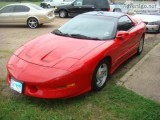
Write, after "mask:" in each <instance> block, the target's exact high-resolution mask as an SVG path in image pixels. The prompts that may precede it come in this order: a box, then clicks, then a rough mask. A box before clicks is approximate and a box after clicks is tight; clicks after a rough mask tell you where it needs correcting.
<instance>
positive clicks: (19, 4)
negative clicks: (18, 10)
mask: <svg viewBox="0 0 160 120" xmlns="http://www.w3.org/2000/svg"><path fill="white" fill-rule="evenodd" d="M30 4H32V3H13V4H9V5H7V6H10V5H30Z"/></svg>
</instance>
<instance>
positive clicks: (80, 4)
mask: <svg viewBox="0 0 160 120" xmlns="http://www.w3.org/2000/svg"><path fill="white" fill-rule="evenodd" d="M82 4H83V0H76V1H75V2H74V6H82Z"/></svg>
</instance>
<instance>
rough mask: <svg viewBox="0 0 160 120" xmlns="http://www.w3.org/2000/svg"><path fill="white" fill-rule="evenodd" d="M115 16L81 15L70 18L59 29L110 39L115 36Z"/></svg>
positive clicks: (70, 32) (67, 32)
mask: <svg viewBox="0 0 160 120" xmlns="http://www.w3.org/2000/svg"><path fill="white" fill-rule="evenodd" d="M116 21H117V19H116V18H112V17H104V16H99V17H94V16H87V15H81V16H78V17H75V18H74V19H72V20H70V21H69V22H67V23H66V24H64V25H63V26H62V27H60V28H59V30H60V31H61V32H62V33H65V34H69V35H71V34H80V35H84V36H88V37H92V38H98V39H102V40H104V39H106V40H107V39H112V38H113V37H114V36H115V28H116V26H117V25H116Z"/></svg>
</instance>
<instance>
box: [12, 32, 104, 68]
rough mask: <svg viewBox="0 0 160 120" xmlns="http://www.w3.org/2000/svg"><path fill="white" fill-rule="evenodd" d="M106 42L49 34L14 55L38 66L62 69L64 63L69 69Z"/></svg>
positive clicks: (26, 45)
mask: <svg viewBox="0 0 160 120" xmlns="http://www.w3.org/2000/svg"><path fill="white" fill-rule="evenodd" d="M104 42H105V41H97V40H83V39H75V38H70V37H63V36H57V35H54V34H52V33H49V34H46V35H43V36H41V37H38V38H36V39H34V40H32V41H30V42H28V43H27V44H25V45H24V46H22V47H21V48H19V49H18V50H17V51H16V52H15V53H14V54H15V55H17V56H18V57H19V58H21V59H23V60H25V61H27V62H30V63H34V64H37V65H42V66H46V67H53V66H58V67H60V66H59V63H61V65H62V63H63V66H65V65H67V64H69V66H68V67H71V66H72V65H73V64H74V63H76V62H78V60H80V59H81V58H83V57H84V56H85V55H87V54H88V53H89V52H91V51H92V50H93V49H95V48H96V47H98V46H100V45H101V44H103V43H104ZM68 67H67V68H68Z"/></svg>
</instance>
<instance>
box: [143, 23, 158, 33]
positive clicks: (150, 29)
mask: <svg viewBox="0 0 160 120" xmlns="http://www.w3.org/2000/svg"><path fill="white" fill-rule="evenodd" d="M146 28H147V29H146V32H157V31H158V30H159V25H146Z"/></svg>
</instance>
